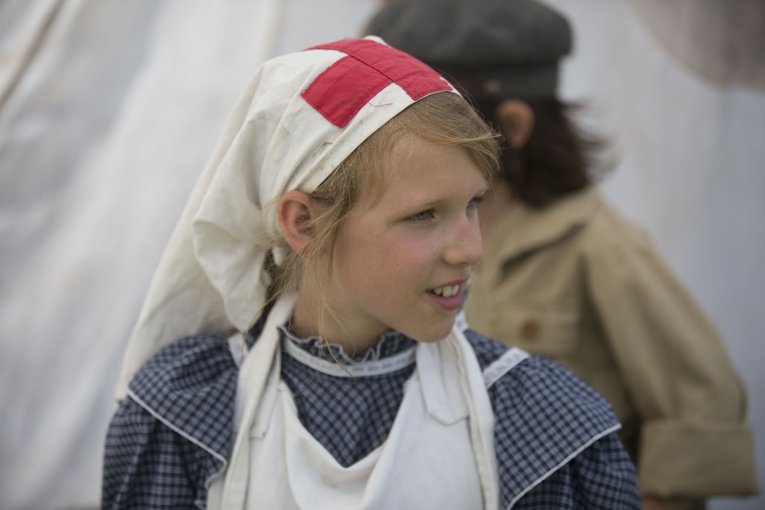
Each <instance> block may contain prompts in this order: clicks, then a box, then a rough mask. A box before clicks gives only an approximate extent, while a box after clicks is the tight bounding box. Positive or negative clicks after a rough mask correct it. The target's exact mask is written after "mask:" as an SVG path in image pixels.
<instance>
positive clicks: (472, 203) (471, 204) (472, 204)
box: [467, 195, 483, 209]
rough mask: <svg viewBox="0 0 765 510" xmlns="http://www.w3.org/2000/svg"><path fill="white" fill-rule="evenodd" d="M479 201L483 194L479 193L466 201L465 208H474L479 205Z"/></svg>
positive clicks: (481, 199)
mask: <svg viewBox="0 0 765 510" xmlns="http://www.w3.org/2000/svg"><path fill="white" fill-rule="evenodd" d="M481 202H483V195H481V196H480V197H475V198H473V200H471V201H470V202H468V206H467V208H468V209H475V208H476V207H478V205H479V204H480V203H481Z"/></svg>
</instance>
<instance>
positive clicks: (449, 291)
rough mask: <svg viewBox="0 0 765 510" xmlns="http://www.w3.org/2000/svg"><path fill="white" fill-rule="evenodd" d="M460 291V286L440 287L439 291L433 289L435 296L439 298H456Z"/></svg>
mask: <svg viewBox="0 0 765 510" xmlns="http://www.w3.org/2000/svg"><path fill="white" fill-rule="evenodd" d="M459 291H460V286H459V285H453V286H451V287H439V288H437V289H433V294H435V295H437V296H444V297H452V296H456V295H457V293H458V292H459Z"/></svg>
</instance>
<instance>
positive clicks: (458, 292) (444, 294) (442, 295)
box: [428, 284, 464, 311]
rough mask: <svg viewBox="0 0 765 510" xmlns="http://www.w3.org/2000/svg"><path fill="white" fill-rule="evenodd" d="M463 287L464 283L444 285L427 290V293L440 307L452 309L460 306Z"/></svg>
mask: <svg viewBox="0 0 765 510" xmlns="http://www.w3.org/2000/svg"><path fill="white" fill-rule="evenodd" d="M463 288H464V284H457V285H444V286H443V287H436V288H435V289H430V290H428V294H429V295H430V298H431V299H432V300H433V301H435V302H436V303H437V304H438V305H439V306H440V307H441V308H443V309H445V310H448V311H454V310H457V309H459V308H460V307H461V306H462V295H463V292H462V290H463Z"/></svg>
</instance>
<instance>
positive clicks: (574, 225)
mask: <svg viewBox="0 0 765 510" xmlns="http://www.w3.org/2000/svg"><path fill="white" fill-rule="evenodd" d="M601 204H602V200H601V198H600V195H599V194H598V192H597V190H596V189H595V187H593V186H589V187H587V188H585V189H583V190H581V191H578V192H576V193H573V194H571V195H568V196H566V197H564V198H562V199H560V200H558V201H557V202H555V203H553V204H551V205H548V206H547V207H544V208H541V209H535V208H532V207H529V206H527V205H525V204H523V203H521V202H518V203H515V204H513V206H512V207H511V208H510V210H509V211H508V212H507V213H506V214H505V216H504V217H503V218H502V219H500V220H499V221H498V223H497V225H496V227H495V229H496V230H495V232H494V235H493V237H494V239H493V240H492V241H491V243H490V244H489V246H488V248H487V249H486V253H485V255H484V263H483V265H484V266H488V267H491V268H494V269H496V270H499V268H500V267H501V266H502V265H503V263H504V262H506V261H508V260H510V259H513V258H515V257H518V256H521V255H523V254H525V253H528V252H530V251H534V250H536V249H538V248H541V247H544V246H547V245H550V244H553V243H555V242H557V241H558V240H559V239H562V238H563V237H565V236H567V235H568V234H570V233H571V232H573V231H575V230H577V229H579V228H581V227H582V226H583V225H586V224H587V223H589V221H590V220H591V219H592V217H593V215H594V214H595V212H596V211H597V210H598V208H599V207H600V206H601Z"/></svg>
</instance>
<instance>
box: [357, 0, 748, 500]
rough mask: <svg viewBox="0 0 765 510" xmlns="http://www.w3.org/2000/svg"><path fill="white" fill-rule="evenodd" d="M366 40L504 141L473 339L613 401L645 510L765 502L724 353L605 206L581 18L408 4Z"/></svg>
mask: <svg viewBox="0 0 765 510" xmlns="http://www.w3.org/2000/svg"><path fill="white" fill-rule="evenodd" d="M366 33H369V34H375V35H378V36H380V37H382V38H383V39H384V40H385V41H386V42H388V43H389V44H391V45H392V46H394V47H397V48H399V49H401V50H403V51H405V52H407V53H410V54H412V55H413V56H415V57H417V58H419V59H420V60H422V61H424V62H425V63H427V64H429V65H430V66H432V67H434V68H435V69H436V70H438V71H439V72H441V73H443V74H444V75H445V76H447V77H448V78H450V79H451V80H452V81H453V82H454V83H455V85H456V86H457V87H458V88H460V89H461V90H463V91H465V92H466V93H467V94H468V95H469V96H471V97H472V98H473V100H474V104H475V106H476V107H477V109H478V110H479V111H480V112H481V113H482V114H483V116H484V117H485V119H486V120H487V121H488V122H489V123H490V124H492V125H493V126H495V127H496V128H497V129H498V130H499V131H500V132H501V133H502V135H503V136H504V143H503V148H502V157H503V165H502V171H501V175H500V178H499V179H498V182H496V183H495V185H494V187H493V191H492V193H491V194H490V195H489V196H488V197H487V199H486V200H485V201H484V204H482V206H481V210H480V214H481V230H482V233H483V242H484V248H485V255H484V259H483V261H482V262H481V264H480V265H479V267H478V269H477V270H476V272H475V273H474V275H473V277H472V280H471V285H470V288H469V298H468V299H467V300H466V303H465V312H466V317H467V322H468V323H469V325H470V327H471V328H473V329H475V330H477V331H479V332H481V333H483V334H486V335H487V336H490V337H492V338H495V339H498V340H500V341H501V342H503V343H505V344H507V345H513V346H518V347H521V348H522V349H524V350H526V351H528V352H531V353H534V354H538V355H543V356H546V357H549V358H552V359H554V360H556V361H558V362H559V363H561V364H563V365H565V366H567V367H568V368H570V369H571V370H572V371H573V372H575V373H576V374H577V375H579V376H580V377H581V378H583V379H584V380H585V381H587V382H588V383H590V384H591V385H592V386H593V387H595V388H596V389H597V390H598V391H599V392H601V393H602V394H603V395H604V396H605V397H606V398H607V399H608V400H609V402H610V403H611V405H612V406H613V408H614V410H615V411H616V414H617V416H618V418H619V419H620V421H621V422H622V424H623V428H622V430H621V431H620V437H621V439H622V441H623V442H624V444H625V445H626V446H627V448H628V451H629V452H630V454H631V456H632V458H633V460H634V462H635V463H636V466H637V470H638V479H639V482H640V486H641V491H642V494H643V508H644V509H652V508H655V509H690V508H694V509H695V508H703V507H704V505H705V503H704V502H705V499H706V498H709V497H711V496H718V495H749V494H754V493H756V492H757V490H758V488H757V482H756V476H755V470H754V459H753V444H752V434H751V430H750V428H749V427H748V425H747V423H746V421H745V415H746V396H745V392H744V389H743V387H742V385H741V383H740V381H739V378H738V376H737V374H736V372H735V370H734V368H733V367H732V365H731V362H730V360H729V358H728V355H727V353H726V350H725V346H724V343H723V341H722V339H721V338H720V336H719V334H718V332H717V331H716V329H715V327H714V326H713V325H712V324H711V323H710V321H709V320H708V319H707V317H706V316H705V315H704V313H703V312H702V311H701V309H700V308H699V306H698V305H697V303H696V302H695V301H694V299H693V298H692V297H691V296H690V295H689V293H688V292H687V291H686V290H685V289H684V288H683V286H682V285H681V284H680V283H679V281H678V280H677V278H676V277H675V276H674V275H673V274H672V273H671V271H670V270H669V269H668V267H667V266H666V265H665V263H664V262H663V261H662V259H661V257H660V256H659V254H658V253H657V252H656V251H655V249H654V248H653V247H652V246H651V244H650V242H649V240H648V239H647V236H646V235H645V234H644V233H643V232H642V231H641V229H640V228H639V227H637V226H636V225H634V224H632V223H630V222H629V221H627V220H625V219H624V218H623V217H621V216H620V215H619V214H618V213H617V211H616V210H615V209H614V208H613V207H612V206H611V205H609V204H608V203H607V202H606V201H605V200H604V199H603V197H602V196H601V195H600V193H599V192H598V189H597V186H596V181H597V179H598V177H599V176H600V175H601V174H602V172H601V171H599V170H598V166H597V165H596V161H597V159H598V158H597V156H598V151H599V149H600V148H601V147H602V143H601V142H599V141H598V140H595V139H594V138H592V137H590V136H588V135H587V134H586V133H584V132H583V131H582V130H581V128H580V127H579V126H577V124H576V123H575V122H574V113H575V111H574V106H573V105H569V104H566V103H564V102H563V101H561V99H560V98H559V97H558V94H557V85H558V73H559V63H560V60H561V59H562V58H563V57H564V56H565V55H566V54H568V53H569V52H570V50H571V46H572V30H571V27H570V25H569V23H568V21H567V20H566V18H565V17H563V16H562V15H561V14H560V13H558V12H556V11H554V10H553V9H551V8H549V7H548V6H546V5H544V4H541V3H538V2H534V1H531V0H399V1H392V2H385V5H384V6H383V7H382V8H381V9H380V10H379V11H378V12H377V13H376V15H375V16H374V17H373V18H372V19H371V20H370V22H369V24H368V26H367V28H366Z"/></svg>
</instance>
